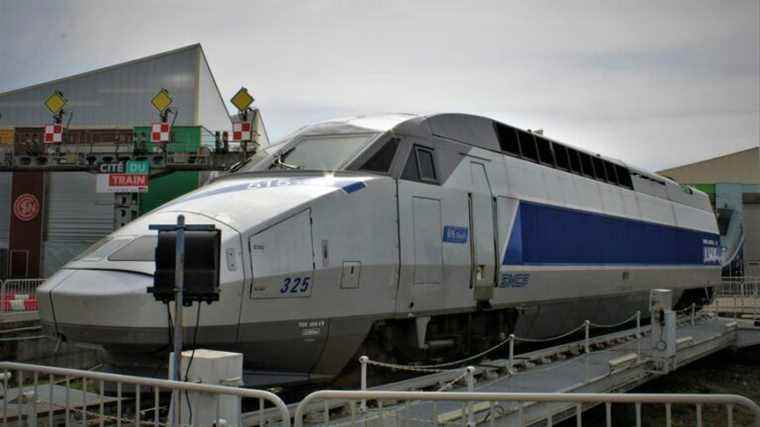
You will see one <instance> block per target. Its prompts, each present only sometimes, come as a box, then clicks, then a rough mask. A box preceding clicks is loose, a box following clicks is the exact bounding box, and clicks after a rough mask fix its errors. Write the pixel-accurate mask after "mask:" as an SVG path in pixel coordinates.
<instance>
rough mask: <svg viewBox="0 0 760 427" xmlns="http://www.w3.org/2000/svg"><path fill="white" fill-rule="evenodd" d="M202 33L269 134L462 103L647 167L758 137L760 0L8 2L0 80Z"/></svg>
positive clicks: (450, 108)
mask: <svg viewBox="0 0 760 427" xmlns="http://www.w3.org/2000/svg"><path fill="white" fill-rule="evenodd" d="M196 42H200V43H201V44H202V45H203V48H204V50H205V53H206V56H207V58H208V60H209V63H210V65H211V70H212V72H213V73H214V75H215V77H216V80H217V83H218V84H219V87H220V89H221V91H222V95H223V96H224V97H225V98H229V97H230V96H231V95H232V94H234V92H235V91H236V90H237V88H239V87H240V86H241V85H245V86H247V87H248V88H249V89H251V90H252V91H253V92H254V96H255V97H256V104H257V105H258V107H259V108H261V111H262V113H263V115H264V120H265V123H266V126H267V128H268V130H269V133H270V137H273V138H277V137H278V136H282V135H283V134H285V133H287V132H288V131H289V130H291V129H293V128H295V127H297V126H300V125H302V124H305V123H308V122H313V121H318V120H324V119H328V118H332V117H336V116H346V115H356V114H372V113H380V112H411V113H430V112H467V113H474V114H481V115H487V116H490V117H493V118H495V119H499V120H502V121H504V122H507V123H510V124H513V125H515V126H518V127H522V128H543V129H545V132H546V135H548V136H550V137H552V138H555V139H558V140H560V141H565V142H568V143H571V144H574V145H578V146H582V147H584V148H587V149H590V150H593V151H595V152H600V153H602V154H606V155H609V156H612V157H616V158H620V159H623V160H625V161H628V162H630V163H632V164H635V165H638V166H642V167H645V168H647V169H652V170H657V169H660V168H664V167H669V166H674V165H679V164H683V163H687V162H691V161H695V160H700V159H704V158H708V157H711V156H715V155H718V154H723V153H728V152H732V151H736V150H739V149H742V148H747V147H751V146H757V145H758V144H760V1H758V0H731V1H717V0H715V1H699V0H684V1H651V2H644V1H635V2H634V1H556V0H554V1H536V0H532V1H505V0H500V1H494V2H475V1H473V2H470V1H461V0H459V1H453V2H448V1H442V0H434V1H414V2H412V1H393V0H382V1H375V2H365V1H356V0H351V1H284V0H280V1H274V0H273V1H266V2H262V1H252V0H247V1H235V2H224V1H187V0H186V1H161V2H141V1H134V0H130V1H118V2H117V1H53V0H51V1H47V2H43V1H36V0H24V1H21V0H19V1H16V0H0V92H4V91H7V90H11V89H15V88H19V87H23V86H27V85H30V84H34V83H40V82H44V81H48V80H52V79H54V78H59V77H64V76H67V75H71V74H74V73H79V72H83V71H88V70H91V69H93V68H97V67H102V66H106V65H112V64H115V63H119V62H123V61H126V60H130V59H135V58H138V57H142V56H147V55H150V54H154V53H159V52H161V51H165V50H170V49H175V48H177V47H180V46H184V45H188V44H192V43H196Z"/></svg>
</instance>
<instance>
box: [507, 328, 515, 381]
mask: <svg viewBox="0 0 760 427" xmlns="http://www.w3.org/2000/svg"><path fill="white" fill-rule="evenodd" d="M514 369H515V334H509V365H507V370H508V371H509V375H512V373H514Z"/></svg>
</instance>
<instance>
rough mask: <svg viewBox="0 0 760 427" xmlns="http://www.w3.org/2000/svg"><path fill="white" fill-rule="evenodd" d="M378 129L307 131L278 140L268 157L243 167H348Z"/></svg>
mask: <svg viewBox="0 0 760 427" xmlns="http://www.w3.org/2000/svg"><path fill="white" fill-rule="evenodd" d="M377 135H378V134H377V133H371V134H359V135H357V134H350V135H304V136H300V137H299V136H297V137H295V138H292V139H291V140H286V141H284V142H282V143H279V144H277V146H278V147H277V148H278V149H277V150H275V151H270V150H267V151H269V153H268V154H269V156H268V157H267V159H265V160H262V161H259V162H255V163H253V164H251V165H246V166H244V167H242V168H240V171H241V172H251V171H262V170H319V171H335V170H340V169H341V168H342V167H344V166H345V165H346V164H347V163H348V162H349V161H350V160H351V159H353V158H354V157H355V156H356V155H357V154H359V152H361V151H362V150H363V149H364V148H366V147H367V145H368V144H369V143H370V142H371V141H373V140H374V139H375V138H376V137H377Z"/></svg>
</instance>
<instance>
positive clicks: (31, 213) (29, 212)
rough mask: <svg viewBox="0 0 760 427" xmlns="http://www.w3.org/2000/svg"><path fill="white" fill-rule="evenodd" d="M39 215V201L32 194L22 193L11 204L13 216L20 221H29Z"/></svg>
mask: <svg viewBox="0 0 760 427" xmlns="http://www.w3.org/2000/svg"><path fill="white" fill-rule="evenodd" d="M39 213H40V201H39V200H37V197H35V196H34V194H29V193H24V194H22V195H20V196H18V197H16V201H15V202H13V215H16V218H18V219H19V220H20V221H31V220H33V219H35V218H37V215H39Z"/></svg>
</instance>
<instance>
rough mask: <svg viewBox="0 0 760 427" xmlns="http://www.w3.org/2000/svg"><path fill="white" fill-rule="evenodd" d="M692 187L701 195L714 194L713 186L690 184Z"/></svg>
mask: <svg viewBox="0 0 760 427" xmlns="http://www.w3.org/2000/svg"><path fill="white" fill-rule="evenodd" d="M692 187H694V188H696V189H697V190H699V191H701V192H703V193H707V194H715V184H692Z"/></svg>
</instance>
